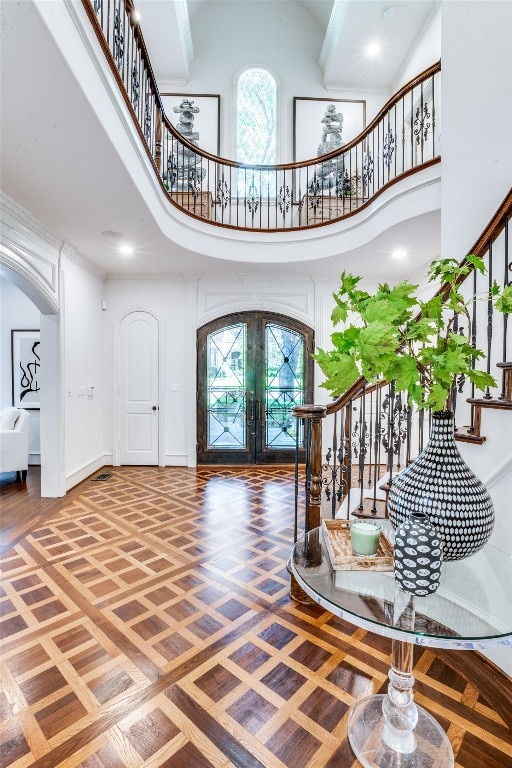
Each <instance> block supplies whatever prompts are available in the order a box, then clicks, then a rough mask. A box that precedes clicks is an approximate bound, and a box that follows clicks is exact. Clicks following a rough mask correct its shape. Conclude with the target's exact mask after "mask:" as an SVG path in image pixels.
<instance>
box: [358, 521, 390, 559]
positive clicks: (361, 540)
mask: <svg viewBox="0 0 512 768" xmlns="http://www.w3.org/2000/svg"><path fill="white" fill-rule="evenodd" d="M381 527H382V526H381V524H380V523H379V522H377V521H376V520H371V521H369V522H368V521H366V520H352V521H351V523H350V539H351V541H352V552H353V553H354V555H364V556H366V557H373V556H374V555H376V554H377V547H378V545H379V536H380V529H381Z"/></svg>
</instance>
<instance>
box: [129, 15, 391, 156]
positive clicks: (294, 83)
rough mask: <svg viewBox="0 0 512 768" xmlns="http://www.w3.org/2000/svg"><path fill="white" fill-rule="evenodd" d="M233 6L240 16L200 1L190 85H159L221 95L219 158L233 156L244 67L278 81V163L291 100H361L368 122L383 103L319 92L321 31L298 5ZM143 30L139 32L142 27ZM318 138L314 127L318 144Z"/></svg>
mask: <svg viewBox="0 0 512 768" xmlns="http://www.w3.org/2000/svg"><path fill="white" fill-rule="evenodd" d="M213 5H214V6H215V7H212V6H213ZM236 5H237V7H238V6H240V5H243V6H244V9H243V12H239V13H238V12H233V2H232V1H231V0H226V1H225V2H218V3H215V4H210V3H205V4H204V5H203V6H202V8H201V11H200V12H199V13H198V17H197V18H196V19H194V37H193V45H194V60H193V62H192V65H191V68H190V77H189V82H188V83H187V85H186V86H181V87H176V86H175V85H173V84H172V83H166V82H164V81H160V82H159V87H160V90H161V91H162V92H166V91H167V92H173V93H176V92H179V93H184V94H186V93H188V94H192V93H213V94H220V97H221V100H220V110H221V155H222V156H224V157H228V158H234V157H235V152H234V146H235V136H234V119H235V118H234V103H233V89H234V85H235V80H236V77H237V75H238V74H239V73H240V71H241V70H242V69H244V68H245V67H248V66H258V65H265V66H266V67H267V68H268V69H270V71H271V72H272V74H273V75H274V76H275V77H276V78H277V81H278V83H279V87H280V90H279V93H278V120H279V125H278V135H279V137H280V152H279V157H278V162H291V161H292V159H293V156H292V142H293V138H292V137H293V97H294V96H311V97H314V98H328V99H331V98H333V99H336V98H347V99H366V102H367V103H366V113H367V114H366V117H367V122H368V121H369V120H371V119H372V117H373V116H374V115H375V114H376V113H377V112H378V111H379V109H380V108H381V107H382V106H383V104H384V103H385V102H386V101H387V98H388V96H389V95H390V94H388V93H364V92H362V91H361V92H359V91H358V92H355V91H339V92H338V91H327V90H326V89H325V88H324V85H323V82H322V73H321V70H320V66H319V64H318V60H319V58H320V52H321V50H322V45H323V41H324V31H323V30H322V28H321V27H320V24H319V23H318V21H317V20H316V19H315V18H314V17H313V16H312V15H311V14H310V13H309V12H308V11H307V10H306V8H304V7H302V6H301V5H300V4H299V3H290V2H286V1H284V2H283V1H282V0H274V1H273V2H271V3H255V2H247V1H243V2H237V3H236ZM242 20H243V21H242ZM142 30H143V32H144V27H142ZM227 30H229V47H225V45H224V43H221V42H220V41H225V40H226V31H227ZM212 62H215V66H214V67H212ZM320 138H321V131H320V128H319V129H318V142H317V143H320Z"/></svg>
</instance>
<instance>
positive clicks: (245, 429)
mask: <svg viewBox="0 0 512 768" xmlns="http://www.w3.org/2000/svg"><path fill="white" fill-rule="evenodd" d="M313 349H314V332H313V330H312V329H311V328H309V327H308V326H306V325H304V324H303V323H301V322H299V321H298V320H295V319H294V318H291V317H287V316H286V315H281V314H277V313H270V312H240V313H236V314H231V315H225V316H224V317H220V318H217V319H216V320H214V321H212V322H210V323H208V324H206V325H204V326H202V327H201V328H199V330H198V332H197V350H198V356H197V425H198V433H197V443H198V452H197V458H198V462H199V463H200V464H275V463H292V462H293V461H294V459H295V450H296V444H297V441H298V444H299V450H300V451H302V444H303V435H302V426H301V425H300V424H299V425H297V424H296V421H295V418H294V417H293V415H292V409H293V408H294V406H295V405H300V404H302V403H304V402H311V401H312V399H313V361H312V359H311V353H312V352H313ZM297 429H298V431H299V432H298V434H297Z"/></svg>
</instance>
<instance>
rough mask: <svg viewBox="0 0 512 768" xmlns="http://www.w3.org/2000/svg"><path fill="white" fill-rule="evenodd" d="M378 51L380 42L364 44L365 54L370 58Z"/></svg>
mask: <svg viewBox="0 0 512 768" xmlns="http://www.w3.org/2000/svg"><path fill="white" fill-rule="evenodd" d="M379 53H380V44H379V43H370V44H369V45H367V46H366V55H367V56H369V57H370V58H372V59H373V58H374V57H375V56H377V54H379Z"/></svg>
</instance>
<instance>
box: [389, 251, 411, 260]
mask: <svg viewBox="0 0 512 768" xmlns="http://www.w3.org/2000/svg"><path fill="white" fill-rule="evenodd" d="M391 256H392V257H393V258H394V259H405V257H406V256H407V251H401V250H398V251H393V253H392V254H391Z"/></svg>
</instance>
